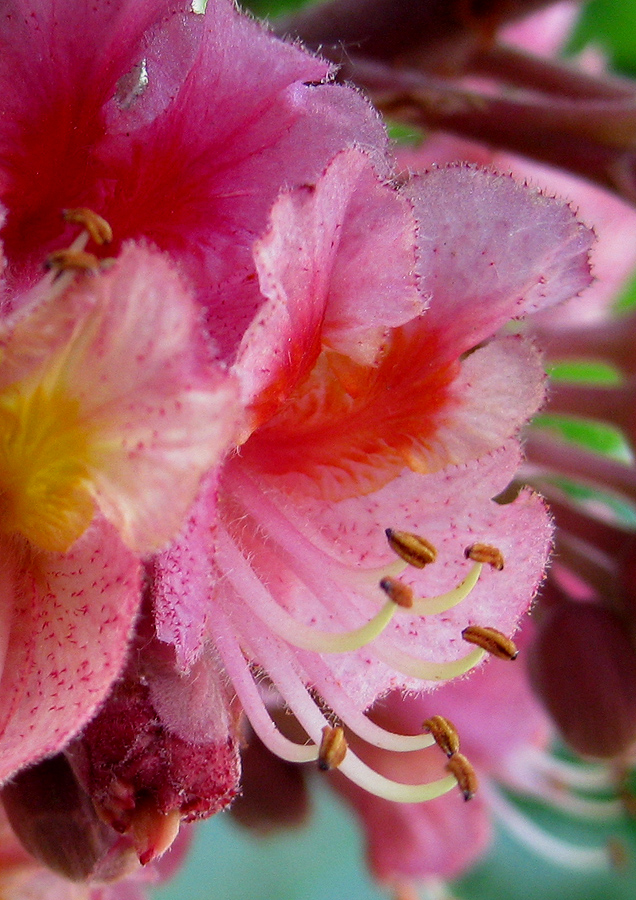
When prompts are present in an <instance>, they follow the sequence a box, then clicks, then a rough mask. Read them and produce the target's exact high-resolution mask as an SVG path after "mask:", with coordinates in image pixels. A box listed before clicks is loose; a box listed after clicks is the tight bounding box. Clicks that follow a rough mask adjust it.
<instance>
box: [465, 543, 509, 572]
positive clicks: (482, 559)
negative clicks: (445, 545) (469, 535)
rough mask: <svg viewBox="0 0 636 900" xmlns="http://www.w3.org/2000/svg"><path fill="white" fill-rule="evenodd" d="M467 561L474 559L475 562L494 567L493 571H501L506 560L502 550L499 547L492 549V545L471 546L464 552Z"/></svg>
mask: <svg viewBox="0 0 636 900" xmlns="http://www.w3.org/2000/svg"><path fill="white" fill-rule="evenodd" d="M464 556H465V557H466V559H472V561H473V562H478V563H484V564H485V565H488V566H492V568H493V569H497V570H498V571H501V570H502V569H503V567H504V558H503V554H502V552H501V550H498V549H497V547H491V546H490V544H471V546H470V547H466V549H465V550H464Z"/></svg>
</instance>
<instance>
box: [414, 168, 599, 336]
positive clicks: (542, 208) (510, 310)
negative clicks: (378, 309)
mask: <svg viewBox="0 0 636 900" xmlns="http://www.w3.org/2000/svg"><path fill="white" fill-rule="evenodd" d="M407 192H408V193H409V195H410V196H411V197H412V199H413V202H414V205H415V211H416V215H417V218H418V221H419V237H418V248H419V254H420V259H419V265H418V271H419V275H420V288H421V290H422V291H423V292H424V293H426V294H428V295H430V297H431V303H430V311H429V313H428V316H427V318H428V321H429V327H431V328H432V329H433V330H434V331H435V332H437V333H439V334H440V335H441V336H442V342H443V347H444V348H449V349H450V348H452V352H453V353H455V352H456V351H457V350H458V349H459V350H460V352H462V351H465V350H469V349H471V348H472V347H475V346H476V345H477V344H479V343H480V342H481V341H482V340H484V338H486V337H488V336H489V335H491V334H492V333H493V332H495V331H496V330H497V329H498V328H500V327H501V326H502V325H504V324H505V323H506V322H507V321H508V320H509V319H511V318H515V317H518V316H522V315H524V314H527V313H529V312H536V311H537V310H538V309H542V308H544V307H546V306H551V305H553V304H555V303H558V302H560V301H562V300H567V299H569V298H570V297H572V296H574V295H575V294H577V293H578V292H579V291H580V290H582V289H583V288H584V287H586V286H587V285H588V284H589V283H590V273H589V264H588V251H589V249H590V245H591V242H592V233H591V232H590V230H589V229H588V228H586V227H585V226H583V225H581V224H580V223H578V222H576V220H575V219H574V218H573V216H572V213H571V211H570V210H569V209H568V208H567V206H565V205H564V204H563V203H561V202H558V201H555V200H554V199H553V198H551V197H548V196H545V195H544V194H542V193H541V192H540V191H538V190H536V189H531V190H528V189H527V188H523V187H522V186H520V185H518V184H517V183H516V182H515V181H514V180H513V179H512V178H511V177H510V176H505V175H496V174H494V173H491V172H484V171H483V170H480V169H477V168H474V167H471V166H468V165H461V164H458V165H454V166H447V167H445V168H441V169H433V170H431V171H430V172H427V173H426V174H425V175H422V176H420V177H415V178H414V179H413V180H412V181H411V182H410V183H409V185H408V187H407Z"/></svg>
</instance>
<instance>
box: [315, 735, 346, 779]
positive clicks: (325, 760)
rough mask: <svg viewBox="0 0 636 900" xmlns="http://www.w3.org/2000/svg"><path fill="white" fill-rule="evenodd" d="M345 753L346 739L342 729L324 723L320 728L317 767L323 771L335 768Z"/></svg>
mask: <svg viewBox="0 0 636 900" xmlns="http://www.w3.org/2000/svg"><path fill="white" fill-rule="evenodd" d="M346 753H347V741H346V739H345V736H344V730H343V729H342V728H341V727H340V725H337V726H336V727H335V728H332V727H331V726H330V725H325V727H324V728H323V729H322V741H321V742H320V749H319V751H318V768H319V769H321V770H322V771H323V772H328V771H329V770H330V769H337V768H338V766H339V765H340V764H341V762H342V761H343V759H344V758H345V756H346Z"/></svg>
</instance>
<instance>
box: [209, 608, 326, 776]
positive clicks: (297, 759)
mask: <svg viewBox="0 0 636 900" xmlns="http://www.w3.org/2000/svg"><path fill="white" fill-rule="evenodd" d="M215 624H216V625H217V628H216V629H215V630H216V634H215V639H216V646H217V649H218V651H219V653H220V654H221V657H222V659H223V664H224V666H225V668H226V670H227V673H228V675H229V676H230V678H231V679H232V684H233V686H234V689H235V690H236V694H237V696H238V698H239V700H240V701H241V706H242V707H243V709H244V711H245V714H246V716H247V718H248V719H249V721H250V724H251V726H252V728H253V729H254V731H255V732H256V734H257V735H258V737H259V738H260V739H261V741H262V742H263V744H265V746H266V747H267V749H268V750H269V751H270V752H271V753H273V754H274V755H275V756H278V757H280V758H281V759H284V760H286V761H287V762H293V763H303V762H314V761H315V760H317V759H318V754H319V748H318V746H317V745H316V744H297V743H295V741H291V740H290V739H289V738H287V737H285V735H283V734H281V732H280V731H279V730H278V728H277V727H276V725H275V724H274V722H273V720H272V718H271V716H270V714H269V712H268V711H267V707H266V706H265V703H264V701H263V698H262V696H261V694H260V691H259V690H258V687H257V686H256V683H255V682H254V677H253V675H252V674H251V672H250V671H249V668H248V666H247V663H246V662H245V659H244V657H243V654H242V653H241V649H240V647H239V645H238V644H237V643H236V641H235V640H234V637H233V634H232V630H231V629H230V628H229V626H227V623H222V622H221V620H220V616H217V618H216V621H215ZM223 625H225V626H226V627H223Z"/></svg>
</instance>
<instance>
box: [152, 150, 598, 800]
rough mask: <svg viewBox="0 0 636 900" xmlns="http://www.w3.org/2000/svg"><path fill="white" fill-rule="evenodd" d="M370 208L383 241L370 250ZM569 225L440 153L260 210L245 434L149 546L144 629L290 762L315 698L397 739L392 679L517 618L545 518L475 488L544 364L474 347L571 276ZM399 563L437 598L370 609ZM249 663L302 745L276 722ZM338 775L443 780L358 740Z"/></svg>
mask: <svg viewBox="0 0 636 900" xmlns="http://www.w3.org/2000/svg"><path fill="white" fill-rule="evenodd" d="M405 201H407V202H405ZM486 208H487V210H488V212H487V214H486ZM537 214H538V215H539V216H540V221H541V222H542V225H541V226H540V227H539V228H537V229H535V225H534V221H535V218H534V217H535V215H537ZM564 216H565V217H564ZM513 222H514V223H515V225H514V227H513V226H512V223H513ZM378 223H383V227H384V228H385V229H386V233H387V234H388V235H390V241H391V243H390V246H391V247H392V251H391V253H390V254H389V255H388V256H386V255H383V256H382V258H381V265H378V254H379V253H380V252H382V251H381V247H382V244H383V243H386V238H385V234H384V232H382V231H379V230H378V228H379V226H378ZM467 223H470V224H467ZM548 223H550V224H549V225H548ZM552 229H555V230H554V231H553V230H552ZM555 233H558V234H559V235H561V237H560V238H558V239H557V240H558V241H559V249H557V248H556V246H555V242H554V234H555ZM549 234H550V235H551V237H548V235H549ZM369 235H370V236H371V237H369ZM376 237H377V243H376V240H375V238H376ZM561 241H563V243H562V242H561ZM586 241H587V239H586V238H585V237H584V234H583V232H580V231H578V230H577V229H575V230H572V223H571V220H570V218H569V213H565V211H564V210H563V209H562V208H561V207H559V206H558V205H554V204H553V203H552V201H549V200H546V199H545V198H542V197H540V196H539V195H537V194H530V193H526V192H525V191H524V190H523V189H521V188H519V187H517V186H516V185H515V184H514V183H513V182H512V181H511V180H510V179H507V178H502V177H500V176H496V175H493V174H489V173H483V172H480V171H478V170H475V169H470V168H466V167H456V168H448V169H445V170H439V171H437V172H432V173H429V174H428V175H427V176H424V177H422V178H421V179H416V180H414V181H413V182H412V183H410V184H409V185H407V186H406V188H405V189H403V190H402V191H398V192H396V191H395V190H394V189H392V188H391V187H390V186H388V185H382V184H381V183H380V182H379V181H378V180H377V179H376V178H375V176H374V174H373V171H372V169H371V167H370V166H369V164H368V161H367V160H366V159H365V157H364V156H363V155H361V154H360V153H359V152H354V151H349V152H345V153H343V154H341V155H339V156H338V157H336V159H335V160H334V162H333V163H332V164H331V166H330V167H329V168H328V170H327V171H326V173H325V176H324V177H323V178H322V179H321V180H319V181H318V182H317V183H316V184H315V185H311V186H308V187H303V188H299V189H297V190H295V191H292V192H289V193H286V194H283V195H282V196H281V197H280V198H279V200H278V201H277V203H276V204H275V206H274V208H273V210H272V214H271V221H270V226H269V229H268V231H267V232H266V233H265V235H264V236H263V237H262V238H261V239H260V240H259V241H257V242H256V244H255V247H254V255H255V260H256V267H257V271H258V274H259V281H260V286H261V291H262V293H263V295H264V297H265V298H266V299H265V302H264V303H263V306H262V309H261V311H260V312H259V314H258V316H257V317H256V318H255V320H254V321H253V323H252V324H251V325H250V327H249V328H248V329H247V331H246V333H245V335H244V337H243V339H242V342H241V345H240V347H239V349H238V351H237V353H236V360H237V361H236V363H235V365H234V367H233V372H234V373H235V374H236V376H237V378H238V379H239V381H240V383H241V385H242V396H243V398H244V402H245V403H246V407H247V411H248V417H247V420H246V429H245V432H244V434H243V435H241V437H240V442H239V448H238V452H237V454H235V455H233V456H231V457H230V458H228V460H227V461H226V463H225V464H224V465H223V467H222V468H221V469H220V471H219V473H218V477H217V479H216V480H215V481H214V483H213V484H211V485H210V488H209V491H208V492H207V494H206V495H205V496H204V497H202V498H201V500H200V501H199V503H198V505H197V508H196V510H195V512H194V514H193V516H192V518H191V521H190V523H189V524H188V527H187V529H186V530H185V531H184V532H183V535H182V537H181V539H179V540H178V541H177V542H176V543H175V545H174V546H173V547H172V548H171V549H169V550H168V551H167V552H166V553H165V554H161V555H159V557H157V560H156V562H155V567H154V569H153V576H154V585H153V600H154V604H155V611H156V617H157V635H158V637H159V638H160V640H162V641H165V642H167V643H171V644H173V645H174V646H175V650H176V662H177V664H178V665H179V666H180V668H181V669H182V671H183V672H184V673H186V672H187V671H188V670H189V669H190V668H191V667H192V666H193V665H194V666H195V668H194V669H193V670H192V672H193V673H196V672H198V671H199V670H198V669H197V668H196V667H197V666H200V665H201V660H205V659H206V658H207V660H208V661H207V662H206V663H205V667H206V671H209V670H210V668H212V669H214V668H215V667H218V666H219V663H222V665H223V666H224V668H225V670H226V671H227V672H228V673H229V675H230V677H231V678H232V682H233V686H234V689H235V690H236V693H237V695H238V698H239V699H240V701H241V704H242V706H243V709H244V711H245V712H246V714H247V716H248V718H249V719H250V722H251V724H252V726H253V728H254V730H255V731H256V732H257V734H258V735H259V736H260V737H261V739H262V740H263V741H264V743H265V744H266V745H267V746H268V747H269V748H270V749H271V750H272V751H273V752H274V753H276V754H278V755H280V756H281V757H283V758H284V759H288V760H293V761H302V760H309V759H315V758H316V757H317V756H319V754H320V749H319V748H320V744H321V735H322V731H323V729H324V728H325V727H326V726H327V724H328V721H327V720H326V719H325V716H324V714H323V712H322V711H321V709H320V706H319V705H318V704H317V703H316V700H315V699H314V697H312V693H311V691H312V690H313V691H314V692H315V693H317V694H318V695H319V696H320V697H321V698H322V703H325V704H326V705H328V706H329V707H330V708H331V709H332V710H333V711H334V713H335V714H336V715H337V716H338V718H339V719H340V720H341V721H342V722H343V723H345V724H346V725H348V726H349V727H350V728H351V729H352V731H354V732H357V733H359V734H360V735H361V736H362V737H363V738H364V739H365V740H369V741H371V742H376V741H380V744H381V746H388V747H390V748H392V749H396V750H399V749H406V748H407V746H409V747H410V746H412V745H413V741H408V740H407V741H405V742H404V744H403V743H402V741H401V739H400V738H395V736H393V737H391V736H387V733H386V732H385V731H384V730H382V729H378V728H377V726H374V725H373V723H371V722H370V721H369V720H368V719H367V718H366V717H365V716H364V715H363V711H364V709H365V708H366V707H368V705H369V704H370V703H371V702H372V701H373V700H374V699H375V698H376V697H377V696H379V695H381V694H383V693H385V692H386V691H387V690H389V689H391V688H397V687H403V686H405V685H408V686H411V687H416V686H417V687H419V686H420V685H421V683H422V681H423V682H427V681H428V682H434V681H438V680H441V679H445V678H449V677H453V676H455V675H457V674H460V673H461V672H464V671H466V670H467V669H468V668H470V667H471V666H473V665H474V664H475V663H476V662H477V661H478V659H480V658H481V656H482V651H480V650H478V651H475V652H471V653H468V654H466V653H465V651H463V650H462V642H461V640H460V633H461V631H462V629H463V628H465V627H466V626H468V625H469V624H487V625H492V626H494V627H496V628H498V629H499V630H501V631H505V632H507V633H510V632H511V631H512V630H514V627H515V620H516V619H517V617H518V616H519V614H520V613H521V612H522V611H523V609H525V608H526V605H527V602H528V599H529V598H530V597H531V596H532V593H533V591H534V588H535V585H536V583H537V581H538V580H539V578H540V577H541V574H540V573H541V570H542V566H543V561H544V559H545V553H546V550H547V546H548V542H549V529H548V527H547V521H546V519H545V518H544V513H543V512H542V509H541V504H540V501H539V500H538V498H537V497H536V496H534V495H532V494H522V496H521V497H520V498H519V499H518V500H517V502H516V503H514V504H510V505H498V504H495V503H493V502H492V501H491V498H492V497H493V496H494V495H496V494H497V493H498V492H499V491H501V490H502V489H503V488H504V487H505V486H506V484H507V482H508V481H509V479H510V477H511V475H512V473H513V471H514V469H515V467H516V466H517V464H518V456H517V453H518V451H517V449H516V446H515V441H514V434H515V432H516V429H517V428H518V426H519V425H520V424H521V422H522V421H523V420H524V419H525V418H526V417H527V415H528V414H529V413H530V411H531V410H532V408H533V407H534V406H535V404H536V403H537V402H539V400H540V397H541V382H542V378H541V376H540V372H539V369H538V368H536V367H535V363H534V362H533V360H534V356H533V351H532V350H531V348H530V347H529V346H528V345H526V344H525V342H524V341H522V340H520V339H518V338H517V337H499V338H495V339H494V340H491V341H489V342H487V343H486V346H484V347H482V348H481V349H474V348H475V347H476V346H477V345H478V344H481V343H482V342H483V341H484V340H487V339H488V338H489V336H490V335H492V334H493V333H495V332H497V330H498V329H499V327H500V326H501V325H503V324H504V322H505V321H506V320H507V319H508V318H509V316H510V315H518V314H520V313H522V312H523V311H524V310H525V309H528V308H533V307H536V306H539V305H542V304H543V303H545V302H550V301H552V300H556V299H557V298H560V297H562V296H564V295H566V294H568V293H570V292H571V291H572V290H576V289H577V287H578V286H579V285H581V284H582V281H581V280H580V275H579V273H581V271H582V270H581V268H580V266H581V263H582V261H583V257H582V256H581V253H582V252H583V250H584V245H585V244H586ZM460 247H461V248H462V252H461V253H460V252H459V249H458V248H460ZM456 248H457V249H456ZM561 251H562V252H561ZM414 252H415V253H417V263H416V273H417V282H416V281H415V280H414V279H413V266H412V262H411V260H412V259H413V256H412V254H413V253H414ZM387 297H390V298H391V302H390V303H389V304H387V302H386V298H387ZM423 298H429V302H428V305H427V308H426V309H423V306H424V303H423ZM361 313H362V315H361ZM470 350H474V352H472V353H470V355H469V356H468V357H467V358H466V360H464V361H463V362H462V361H461V359H460V358H461V356H462V354H464V353H466V352H467V351H470ZM522 373H523V374H522ZM504 397H505V399H502V398H504ZM501 413H503V414H501ZM467 498H470V501H469V502H468V503H467ZM211 522H213V523H214V528H213V531H210V523H211ZM386 528H389V529H397V530H399V531H405V532H409V533H418V534H422V535H425V536H426V539H427V540H429V541H432V543H433V545H434V546H435V547H436V549H437V554H438V560H439V562H438V563H437V564H436V565H432V566H430V567H427V568H426V569H425V570H423V571H418V570H417V569H415V568H414V567H411V566H408V567H407V566H406V565H405V563H404V562H403V561H401V560H396V557H395V554H394V553H393V552H392V551H391V549H390V548H389V546H388V544H387V542H386V538H385V534H384V532H385V529H386ZM481 541H483V542H485V543H488V544H494V545H496V546H497V547H498V548H499V549H500V550H501V551H502V552H503V554H504V557H505V559H506V566H505V568H504V570H503V571H501V572H495V571H492V572H485V573H484V574H483V576H482V577H481V578H480V579H479V581H478V583H475V582H476V578H477V574H478V569H473V570H472V571H471V569H470V565H469V563H467V562H466V561H465V560H464V549H465V548H466V547H467V546H469V545H472V544H474V543H475V542H481ZM202 560H203V561H204V562H202ZM208 567H210V568H211V569H212V571H213V572H214V573H215V575H214V577H213V579H212V582H210V580H209V576H208ZM401 572H404V573H405V576H406V583H408V585H410V586H411V587H412V588H413V590H414V592H415V594H416V595H418V594H421V595H423V596H427V595H428V596H431V595H441V596H440V597H439V598H438V599H436V600H430V601H429V600H422V601H416V602H415V604H414V607H413V609H412V610H409V609H406V610H401V611H399V612H398V613H397V616H396V617H395V618H394V619H393V621H389V620H390V619H391V617H393V614H394V613H396V609H397V607H396V604H394V603H392V602H391V600H390V599H389V601H388V602H385V606H384V607H382V608H381V611H380V612H379V613H378V607H379V605H380V603H381V598H382V591H381V590H380V588H379V587H378V583H379V582H380V581H381V580H382V579H383V577H387V576H388V577H390V578H391V579H393V582H391V584H394V583H395V579H396V577H398V576H399V574H400V573H401ZM465 579H468V580H465ZM460 582H461V583H462V585H461V587H460V588H459V589H458V590H455V588H456V586H457V585H458V584H460ZM470 585H474V586H472V587H470ZM184 588H185V593H184ZM449 590H450V591H451V593H450V594H448V595H447V593H446V592H448V591H449ZM390 593H391V591H389V594H390ZM176 597H183V598H184V601H185V602H183V603H175V602H174V601H175V598H176ZM504 598H505V599H504ZM456 604H459V605H456ZM424 613H428V614H429V615H431V616H433V617H434V618H433V617H431V618H427V619H426V621H424V620H423V619H422V618H420V615H421V614H424ZM212 648H214V649H212ZM254 666H258V667H259V669H260V670H264V671H265V672H266V673H267V675H268V676H269V679H270V680H271V682H272V683H273V684H274V685H275V687H276V693H277V696H278V697H279V699H282V701H283V702H284V703H285V704H286V705H287V706H288V707H289V708H290V709H291V710H292V712H293V713H294V715H295V717H296V719H297V720H298V722H299V723H300V724H301V725H302V727H303V729H304V730H305V732H306V733H307V734H308V735H309V737H310V739H311V744H310V745H305V744H298V743H294V742H292V741H290V740H289V739H288V737H286V736H285V735H284V734H282V733H281V732H280V731H278V729H277V728H276V727H275V726H274V723H273V722H272V720H271V718H270V716H269V712H268V710H267V707H266V704H265V702H264V700H263V697H262V695H261V693H260V692H259V690H258V688H257V684H256V683H255V681H254V677H253V672H252V671H251V668H252V667H254ZM197 677H198V676H197V675H196V674H194V678H197ZM220 677H221V676H220V675H219V676H217V678H216V679H214V678H212V680H211V682H210V683H211V684H212V685H213V686H214V685H215V684H217V683H218V680H219V678H220ZM206 678H207V679H208V680H210V676H209V675H206ZM214 690H215V691H216V690H217V689H216V688H214ZM153 691H154V696H153V699H154V701H155V703H156V704H157V708H158V709H159V712H160V715H162V716H163V717H164V719H165V721H166V722H168V723H170V722H171V721H172V722H176V723H177V727H178V728H179V729H181V731H182V732H187V729H188V727H190V728H191V727H193V726H192V723H193V722H194V723H196V727H197V728H200V727H202V720H204V719H205V717H206V715H208V714H207V713H206V711H205V710H206V707H205V705H204V704H200V705H198V706H197V709H196V710H190V708H189V707H188V708H187V709H186V710H184V708H183V707H182V706H179V705H178V695H177V694H176V693H174V692H172V694H169V693H168V694H167V693H166V692H164V691H160V690H155V688H154V687H153V685H152V683H151V693H153ZM394 738H395V739H394ZM418 740H419V741H423V743H422V746H424V745H426V744H428V743H430V740H429V738H428V737H424V738H418ZM340 769H341V771H342V772H344V773H345V774H346V775H347V776H348V777H349V778H351V779H352V780H353V781H356V782H357V783H359V784H361V785H363V786H364V787H365V788H367V789H369V790H372V791H375V792H378V793H380V794H383V795H385V796H394V797H398V796H399V797H403V798H407V797H408V798H410V799H415V798H416V797H417V796H422V797H423V796H426V795H427V794H429V793H433V792H438V791H440V790H446V789H448V788H450V786H451V785H452V784H453V781H454V780H453V779H452V778H448V777H446V778H442V779H441V780H439V781H438V782H437V783H436V784H435V785H434V786H432V787H431V788H430V789H429V788H428V787H425V788H422V789H421V791H420V794H417V792H415V791H413V790H411V789H410V788H409V789H405V790H402V787H401V786H399V785H397V784H392V783H391V782H390V781H386V782H385V781H383V780H382V779H379V778H377V776H376V775H375V774H374V773H373V772H372V771H371V770H369V769H368V767H366V766H364V765H363V764H361V763H360V761H359V760H358V758H357V757H356V755H355V754H354V753H353V752H349V753H347V754H346V756H345V758H344V761H343V762H342V764H341V766H340Z"/></svg>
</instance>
